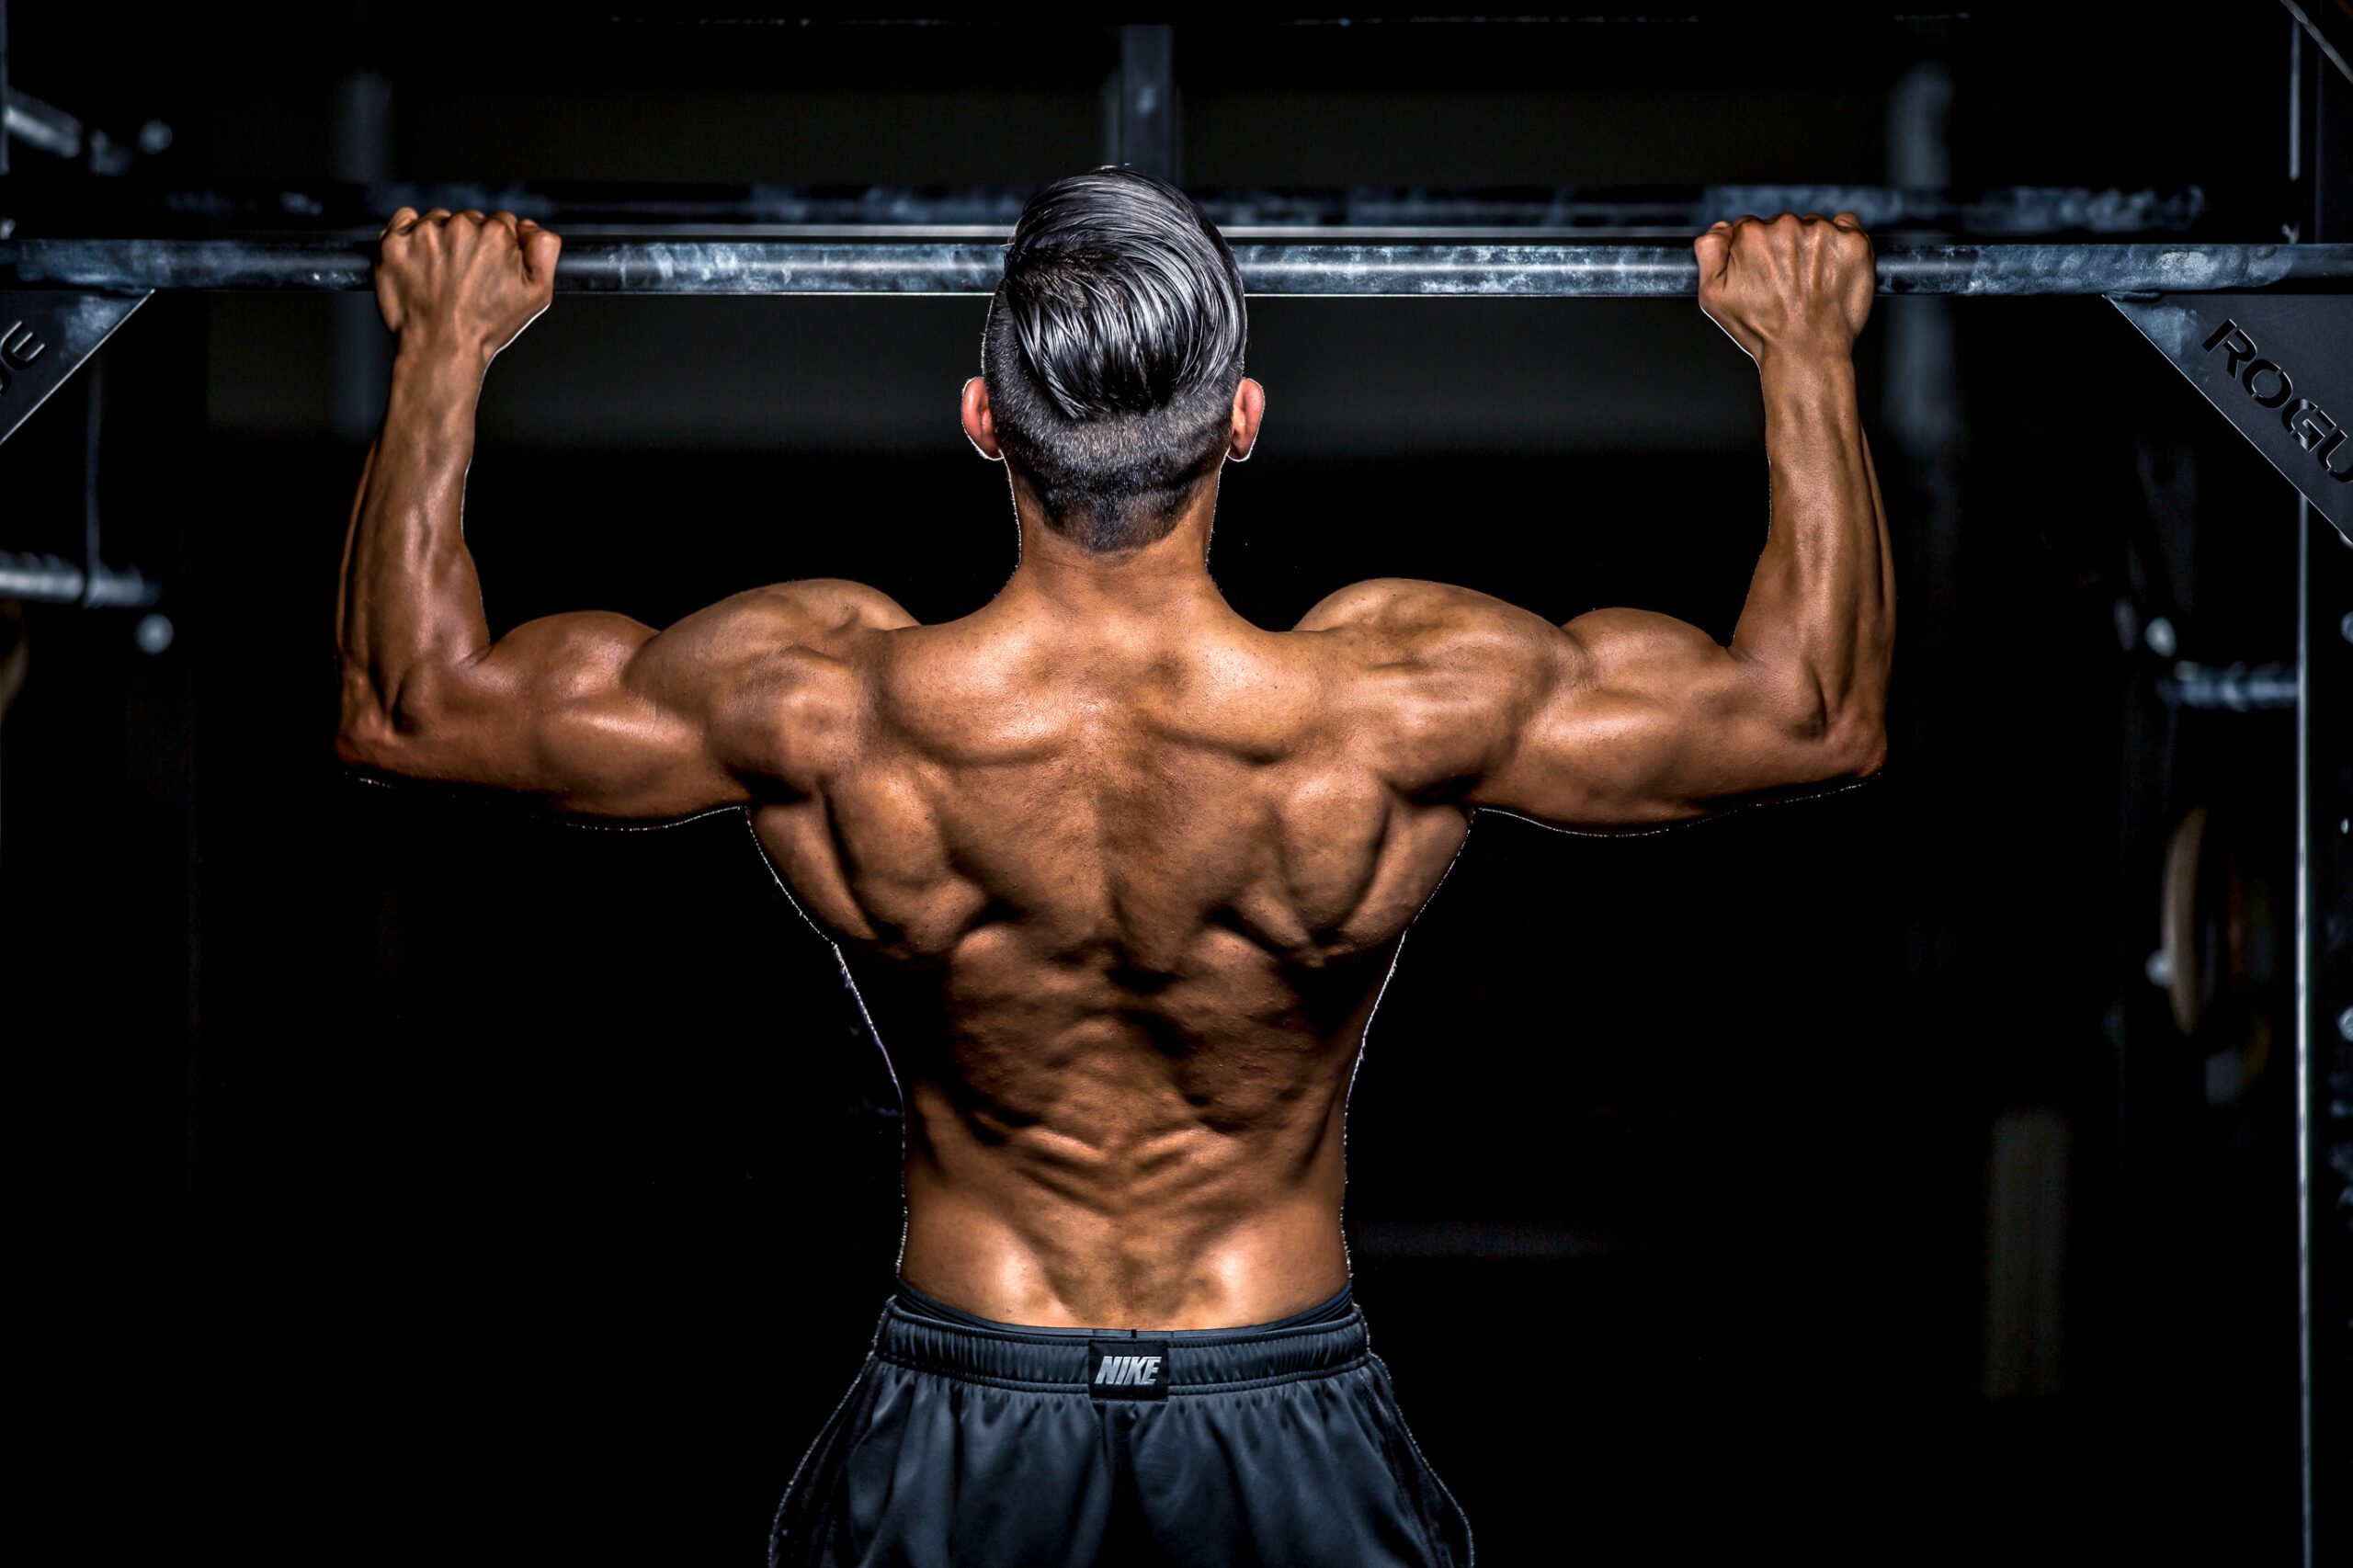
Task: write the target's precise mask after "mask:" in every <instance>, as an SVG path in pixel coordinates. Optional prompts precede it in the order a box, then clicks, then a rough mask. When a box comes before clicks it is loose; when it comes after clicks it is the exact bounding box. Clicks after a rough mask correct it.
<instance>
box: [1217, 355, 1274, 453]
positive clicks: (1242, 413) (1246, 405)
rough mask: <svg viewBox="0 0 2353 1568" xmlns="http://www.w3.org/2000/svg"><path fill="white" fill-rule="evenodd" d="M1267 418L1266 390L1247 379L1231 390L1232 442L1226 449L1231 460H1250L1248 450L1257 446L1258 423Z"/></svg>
mask: <svg viewBox="0 0 2353 1568" xmlns="http://www.w3.org/2000/svg"><path fill="white" fill-rule="evenodd" d="M1266 416H1267V393H1266V389H1265V388H1263V387H1261V386H1259V385H1258V383H1257V382H1256V381H1252V380H1251V379H1250V378H1249V377H1247V376H1245V377H1243V378H1242V384H1241V385H1240V386H1238V387H1236V388H1234V389H1233V444H1232V445H1231V446H1229V447H1227V448H1226V450H1227V451H1228V452H1229V453H1231V454H1232V455H1233V460H1234V461H1235V462H1238V463H1245V462H1248V461H1249V460H1250V449H1252V448H1253V447H1256V445H1257V444H1258V421H1259V420H1261V419H1264V418H1265V417H1266Z"/></svg>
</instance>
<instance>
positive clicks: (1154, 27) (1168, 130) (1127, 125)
mask: <svg viewBox="0 0 2353 1568" xmlns="http://www.w3.org/2000/svg"><path fill="white" fill-rule="evenodd" d="M1106 96H1107V97H1108V99H1109V101H1108V103H1107V104H1105V106H1104V110H1105V113H1104V131H1105V138H1104V140H1105V142H1106V146H1105V148H1104V161H1105V162H1106V163H1112V164H1121V165H1126V166H1127V167H1129V168H1131V169H1138V170H1141V171H1142V172H1143V173H1145V174H1148V175H1158V176H1160V177H1161V178H1162V179H1165V180H1174V179H1176V178H1177V177H1178V172H1179V171H1178V168H1177V157H1176V28H1173V27H1170V26H1168V25H1167V24H1165V23H1157V24H1150V25H1142V26H1138V25H1132V24H1131V25H1130V26H1127V27H1123V28H1120V62H1119V64H1118V65H1117V66H1116V67H1115V68H1114V69H1113V71H1112V74H1111V80H1110V82H1109V83H1108V85H1107V87H1106Z"/></svg>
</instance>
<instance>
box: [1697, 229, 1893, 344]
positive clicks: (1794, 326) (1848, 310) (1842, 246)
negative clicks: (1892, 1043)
mask: <svg viewBox="0 0 2353 1568" xmlns="http://www.w3.org/2000/svg"><path fill="white" fill-rule="evenodd" d="M1691 248H1692V250H1693V251H1694V252H1695V253H1696V254H1697V255H1698V256H1699V308H1700V309H1701V310H1703V311H1705V312H1708V315H1709V317H1710V318H1711V320H1713V321H1714V322H1715V324H1717V325H1718V326H1720V327H1722V328H1723V329H1724V332H1725V334H1726V335H1729V336H1730V337H1731V338H1732V340H1733V342H1734V343H1737V344H1739V345H1740V346H1741V347H1743V348H1744V349H1746V350H1747V351H1748V357H1749V358H1752V359H1755V360H1756V361H1757V362H1758V363H1759V364H1762V363H1763V362H1764V361H1765V358H1766V357H1767V355H1768V354H1779V353H1784V352H1796V353H1819V354H1831V355H1837V356H1844V355H1847V354H1849V353H1851V352H1852V351H1853V349H1854V347H1855V337H1856V335H1857V334H1859V333H1860V332H1861V331H1862V330H1863V323H1864V322H1866V321H1868V320H1869V319H1870V313H1871V293H1872V290H1873V288H1874V286H1875V283H1876V278H1875V277H1874V275H1873V273H1872V271H1871V242H1870V235H1868V234H1866V233H1863V226H1862V224H1861V223H1860V222H1858V221H1857V219H1856V217H1855V215H1854V214H1853V213H1852V212H1841V213H1839V214H1838V216H1836V218H1817V217H1813V216H1812V215H1811V214H1809V215H1808V216H1806V217H1803V218H1799V217H1795V216H1793V215H1791V214H1790V213H1787V212H1784V213H1782V214H1781V215H1780V216H1779V218H1775V219H1773V220H1772V221H1771V222H1766V221H1765V220H1764V219H1761V218H1743V219H1740V220H1739V221H1738V222H1730V223H1718V224H1716V225H1715V226H1714V227H1712V228H1711V229H1710V230H1709V231H1708V232H1707V233H1704V234H1701V235H1700V236H1699V238H1698V239H1696V240H1694V241H1693V242H1691Z"/></svg>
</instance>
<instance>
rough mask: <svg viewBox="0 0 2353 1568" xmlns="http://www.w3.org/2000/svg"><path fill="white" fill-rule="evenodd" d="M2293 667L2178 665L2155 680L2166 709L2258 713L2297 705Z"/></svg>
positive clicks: (2158, 694)
mask: <svg viewBox="0 0 2353 1568" xmlns="http://www.w3.org/2000/svg"><path fill="white" fill-rule="evenodd" d="M2296 691H2297V686H2296V666H2295V665H2222V666H2221V667H2219V668H2218V667H2216V666H2214V665H2194V664H2187V663H2184V664H2177V665H2174V667H2173V669H2172V671H2171V673H2169V674H2167V675H2164V676H2159V677H2157V696H2158V698H2159V699H2161V700H2163V701H2164V703H2165V706H2166V707H2168V708H2190V709H2196V710H2200V711H2201V712H2224V713H2259V712H2267V711H2273V710H2287V709H2290V708H2293V707H2295V705H2296Z"/></svg>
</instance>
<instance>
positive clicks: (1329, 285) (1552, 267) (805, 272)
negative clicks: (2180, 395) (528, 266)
mask: <svg viewBox="0 0 2353 1568" xmlns="http://www.w3.org/2000/svg"><path fill="white" fill-rule="evenodd" d="M375 249H376V246H375V242H374V241H373V240H372V239H369V240H353V239H347V240H340V241H329V240H209V239H207V240H136V239H120V240H66V239H28V240H14V241H0V287H34V288H47V289H86V290H98V291H101V292H108V293H132V292H143V291H145V290H155V289H169V290H189V289H199V290H281V289H291V290H364V289H368V288H369V287H371V286H372V283H371V278H370V270H371V268H372V267H373V265H374V257H375ZM1001 254H1002V253H1001V251H1000V249H999V247H998V246H996V245H994V244H975V243H972V242H971V241H962V240H936V239H935V240H911V241H877V242H874V243H871V244H848V243H839V244H828V243H824V242H801V241H785V240H582V241H578V242H575V243H574V244H572V245H570V246H568V247H567V248H566V251H565V255H564V257H563V263H562V265H561V266H560V267H558V269H557V272H556V287H557V288H558V289H559V290H564V291H567V292H580V293H628V294H984V293H987V292H989V291H991V290H993V289H995V286H996V281H997V278H998V276H999V269H1000V266H1001ZM1234 256H1235V258H1236V259H1237V261H1239V263H1240V264H1241V267H1242V275H1243V280H1244V282H1245V286H1246V287H1247V288H1248V289H1249V290H1250V291H1251V292H1253V293H1257V294H1309V295H1316V294H1321V295H1358V296H1363V295H1381V296H1404V297H1429V296H1447V295H1475V296H1484V297H1529V298H1536V297H1581V298H1615V299H1661V298H1672V297H1675V296H1689V295H1691V294H1693V293H1695V292H1696V291H1697V290H1698V287H1699V266H1698V264H1697V263H1696V262H1695V261H1694V260H1693V259H1692V256H1691V251H1690V247H1689V246H1688V245H1681V244H1677V245H1520V244H1378V245H1373V244H1361V245H1360V244H1243V245H1237V246H1235V247H1234ZM2347 283H2353V244H2329V245H2309V244H2308V245H2290V244H2258V245H2243V244H2189V243H2183V244H2169V245H2154V244H2140V245H2095V244H2018V245H1931V246H1921V247H1911V248H1903V247H1899V248H1892V249H1888V250H1884V251H1881V253H1880V257H1879V290H1880V292H1881V293H1883V294H1957V295H1968V296H1975V297H1987V296H2014V295H2036V294H2041V295H2050V294H2173V293H2185V292H2215V291H2222V290H2263V289H2278V288H2281V287H2283V286H2316V285H2330V284H2347Z"/></svg>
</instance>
